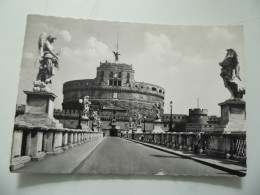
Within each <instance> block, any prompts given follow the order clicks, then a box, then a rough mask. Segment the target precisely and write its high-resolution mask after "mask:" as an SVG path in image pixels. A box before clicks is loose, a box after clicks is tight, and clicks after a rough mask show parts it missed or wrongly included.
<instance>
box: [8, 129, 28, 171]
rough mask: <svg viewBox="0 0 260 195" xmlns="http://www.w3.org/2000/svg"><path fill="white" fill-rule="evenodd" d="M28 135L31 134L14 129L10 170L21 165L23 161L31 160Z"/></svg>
mask: <svg viewBox="0 0 260 195" xmlns="http://www.w3.org/2000/svg"><path fill="white" fill-rule="evenodd" d="M30 137H31V134H30V133H28V132H26V133H25V132H24V131H22V130H14V132H13V143H12V151H11V162H10V171H13V170H16V169H19V168H21V167H23V166H24V164H25V163H27V162H29V161H30V160H31V157H30V156H29V146H30ZM28 141H29V142H28Z"/></svg>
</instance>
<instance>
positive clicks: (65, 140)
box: [10, 125, 103, 171]
mask: <svg viewBox="0 0 260 195" xmlns="http://www.w3.org/2000/svg"><path fill="white" fill-rule="evenodd" d="M101 137H103V133H102V132H91V131H86V130H78V129H67V128H53V129H51V128H48V127H45V126H38V127H37V126H25V125H24V126H23V125H15V126H14V130H13V143H12V150H11V163H10V170H11V171H12V170H15V169H18V168H20V167H22V166H24V164H25V163H26V162H29V161H31V160H34V161H38V160H41V159H43V158H44V156H45V155H46V154H49V155H57V154H60V153H62V152H63V151H65V150H68V149H69V148H72V147H74V146H77V145H80V144H83V143H85V142H89V141H92V140H94V139H98V138H101Z"/></svg>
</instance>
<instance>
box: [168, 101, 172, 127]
mask: <svg viewBox="0 0 260 195" xmlns="http://www.w3.org/2000/svg"><path fill="white" fill-rule="evenodd" d="M170 107H171V116H170V122H169V132H173V129H172V124H173V121H172V101H171V102H170Z"/></svg>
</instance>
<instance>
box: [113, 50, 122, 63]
mask: <svg viewBox="0 0 260 195" xmlns="http://www.w3.org/2000/svg"><path fill="white" fill-rule="evenodd" d="M113 53H114V55H115V61H118V60H119V55H121V54H120V53H118V52H114V51H113Z"/></svg>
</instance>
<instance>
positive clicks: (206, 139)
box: [124, 132, 246, 163]
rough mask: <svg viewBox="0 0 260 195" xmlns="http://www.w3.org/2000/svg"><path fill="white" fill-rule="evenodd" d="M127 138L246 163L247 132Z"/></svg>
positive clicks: (170, 134)
mask: <svg viewBox="0 0 260 195" xmlns="http://www.w3.org/2000/svg"><path fill="white" fill-rule="evenodd" d="M124 137H125V138H128V139H134V140H138V141H141V142H146V143H151V144H156V145H160V146H164V147H167V148H173V149H176V150H184V151H190V152H193V153H195V154H206V155H209V156H214V157H217V158H229V159H233V160H237V161H240V162H242V163H246V134H245V132H236V133H233V132H166V133H133V134H130V133H129V134H125V135H124Z"/></svg>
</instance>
